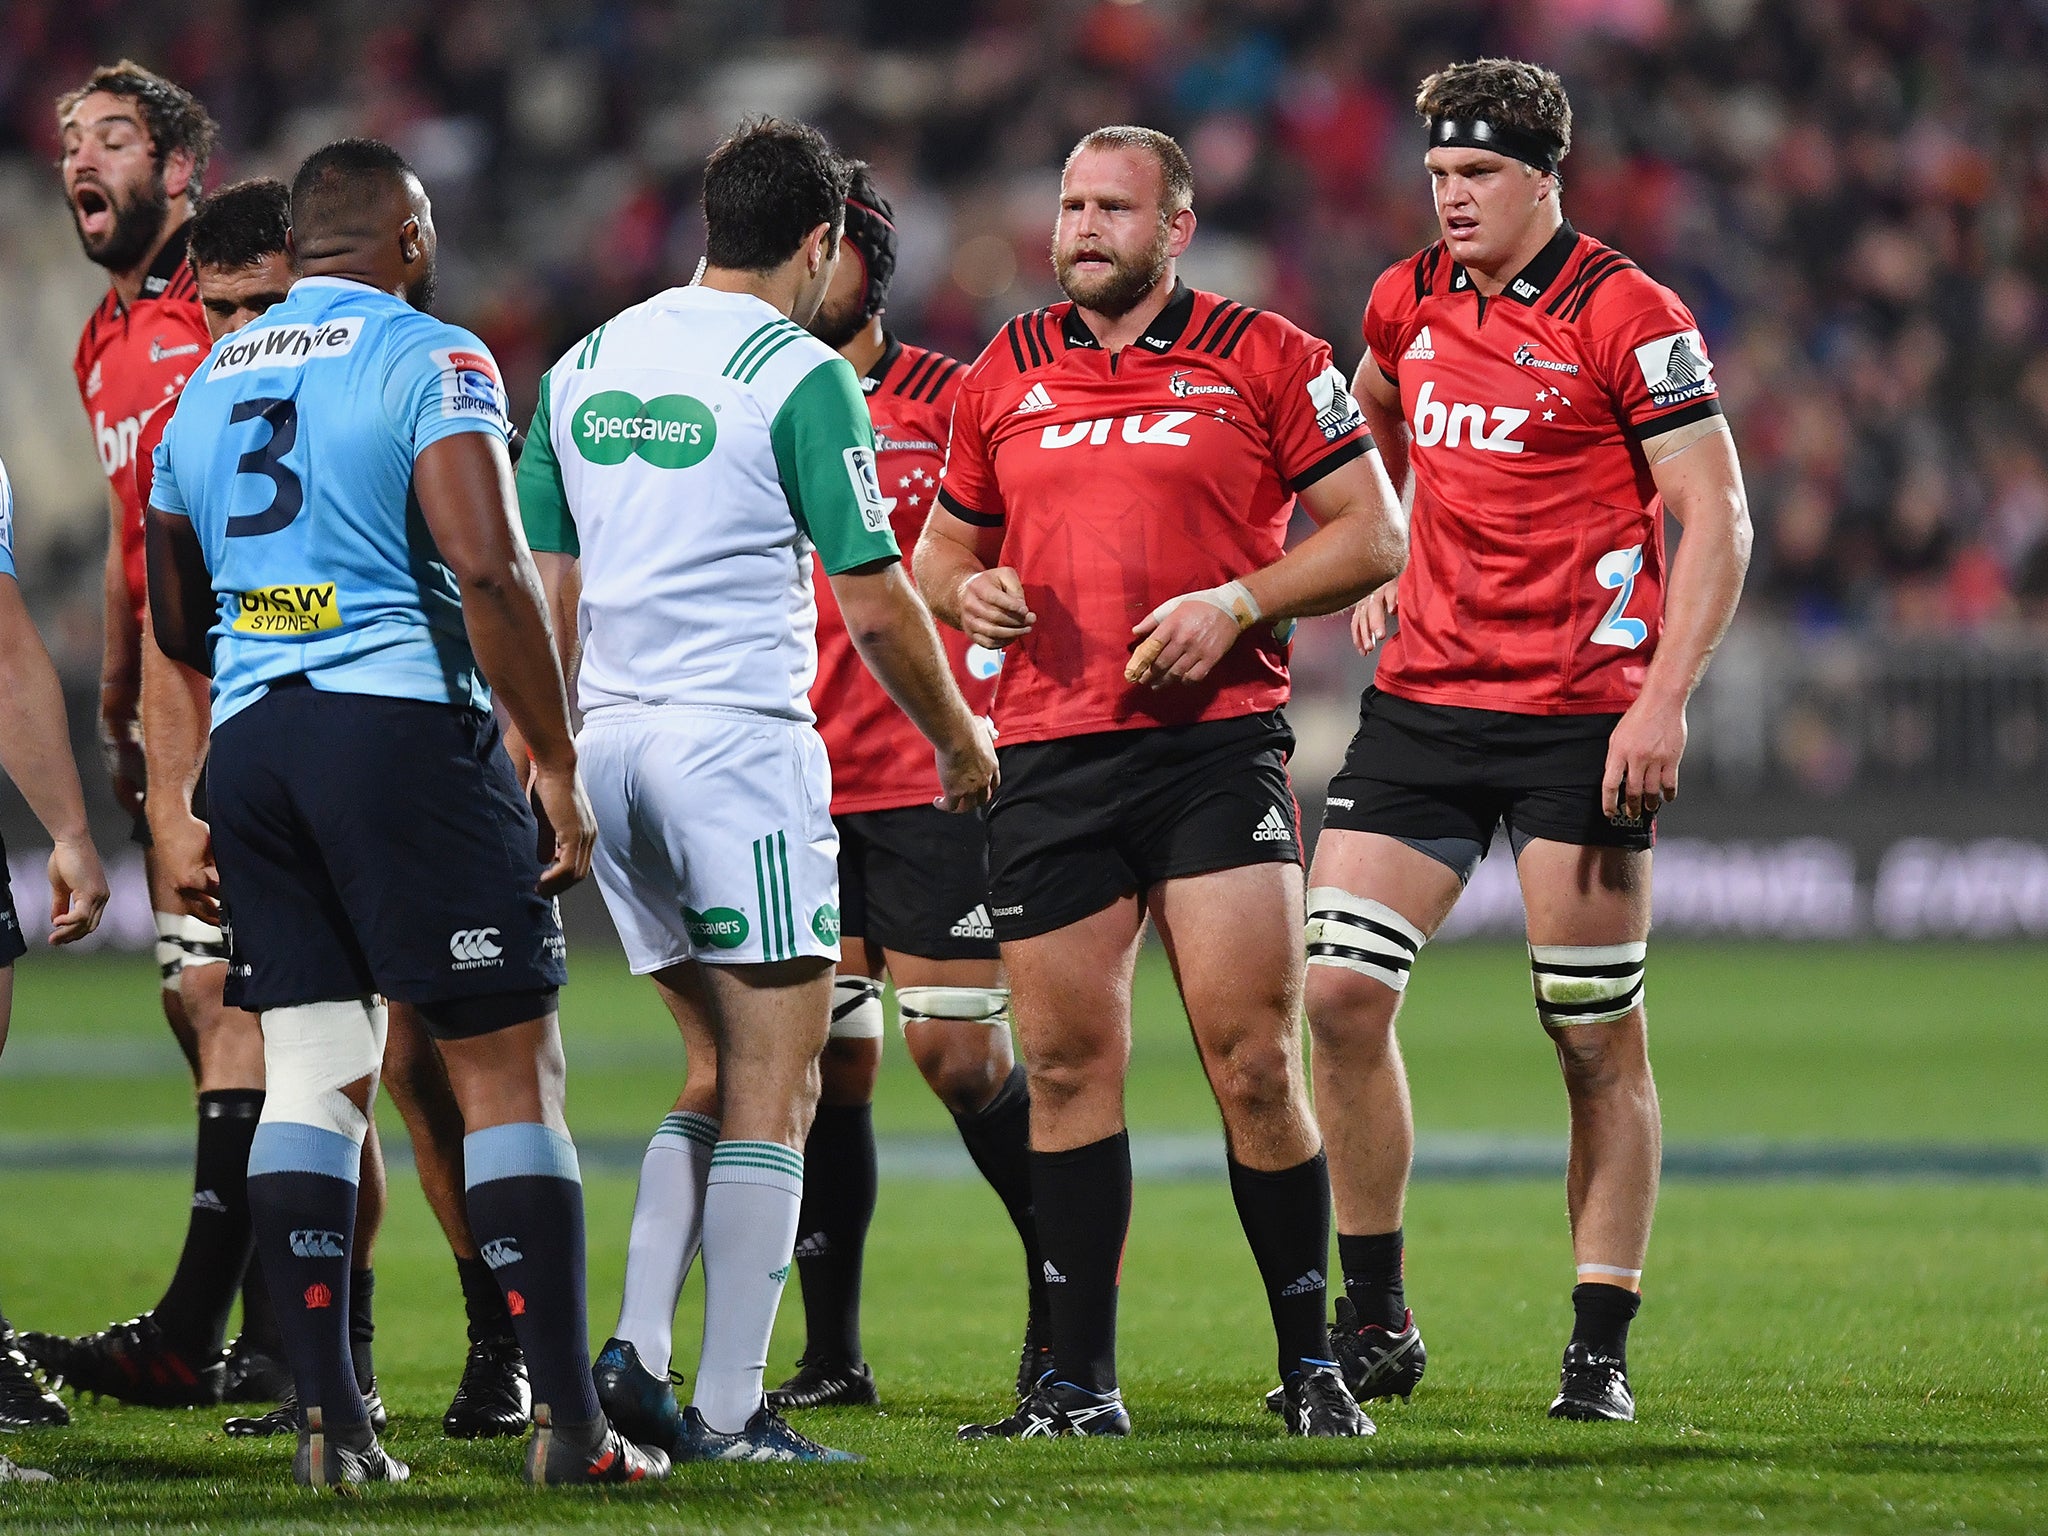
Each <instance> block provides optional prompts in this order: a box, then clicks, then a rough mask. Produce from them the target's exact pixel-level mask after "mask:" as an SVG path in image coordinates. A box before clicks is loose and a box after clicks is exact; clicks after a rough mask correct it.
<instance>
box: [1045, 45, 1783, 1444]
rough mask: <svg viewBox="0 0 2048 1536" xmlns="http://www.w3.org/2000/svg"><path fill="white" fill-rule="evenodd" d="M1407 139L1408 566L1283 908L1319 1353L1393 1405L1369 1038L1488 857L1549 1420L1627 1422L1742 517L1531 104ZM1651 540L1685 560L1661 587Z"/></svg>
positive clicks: (1389, 1285)
mask: <svg viewBox="0 0 2048 1536" xmlns="http://www.w3.org/2000/svg"><path fill="white" fill-rule="evenodd" d="M1416 110H1417V111H1418V113H1419V114H1420V115H1421V116H1422V117H1423V118H1424V119H1425V121H1426V122H1427V123H1428V125H1429V148H1428V151H1427V154H1426V156H1425V159H1424V164H1425V165H1426V166H1427V168H1428V170H1429V174H1430V179H1431V182H1432V183H1433V185H1434V188H1435V197H1436V210H1437V219H1438V225H1439V228H1440V229H1441V231H1442V238H1441V239H1440V240H1438V241H1437V242H1436V243H1435V244H1433V245H1431V246H1430V247H1429V248H1428V249H1427V250H1425V251H1422V252H1421V253H1419V254H1418V255H1415V256H1412V257H1410V258H1409V259H1408V260H1406V261H1403V262H1399V263H1397V264H1396V265H1395V266H1393V267H1391V268H1389V269H1388V270H1387V272H1386V273H1385V274H1384V275H1383V276H1381V278H1380V279H1379V281H1378V283H1377V284H1376V285H1375V286H1374V289H1373V293H1372V300H1371V303H1370V305H1369V307H1368V308H1367V310H1366V314H1365V340H1366V345H1367V347H1368V349H1369V351H1368V353H1367V356H1366V357H1365V359H1364V360H1363V361H1362V362H1361V363H1360V364H1359V369H1358V375H1357V379H1356V381H1355V387H1356V390H1357V394H1358V397H1359V399H1360V401H1361V402H1362V403H1363V405H1364V408H1365V414H1366V418H1367V420H1368V421H1369V422H1370V423H1371V424H1372V430H1373V433H1374V436H1375V437H1376V439H1377V440H1378V442H1379V443H1380V445H1381V448H1382V451H1383V452H1384V453H1385V455H1386V458H1387V465H1388V469H1389V471H1390V473H1391V474H1392V475H1393V476H1394V479H1395V481H1396V483H1402V482H1405V481H1406V480H1407V479H1408V476H1409V473H1410V471H1411V470H1412V472H1413V476H1414V499H1413V504H1412V528H1411V531H1410V535H1409V557H1408V566H1407V569H1406V570H1405V571H1404V572H1403V573H1402V575H1401V578H1400V581H1399V583H1398V589H1397V587H1396V586H1395V585H1393V584H1390V585H1388V586H1387V587H1385V588H1383V589H1382V590H1381V591H1379V592H1376V593H1374V594H1373V595H1372V596H1371V597H1370V598H1369V599H1368V600H1367V601H1366V602H1365V603H1363V604H1361V605H1360V606H1359V608H1358V609H1357V611H1356V612H1355V614H1354V617H1353V628H1354V633H1355V637H1356V639H1357V641H1358V645H1359V648H1360V649H1361V650H1370V649H1371V648H1372V647H1374V646H1382V649H1381V653H1380V660H1379V669H1378V673H1377V676H1376V679H1375V682H1374V685H1373V686H1372V687H1370V688H1368V689H1367V690H1366V693H1365V698H1364V702H1363V707H1362V710H1361V715H1360V724H1359V730H1358V735H1357V737H1356V738H1355V739H1354V740H1353V742H1352V746H1351V752H1350V756H1349V758H1348V760H1347V761H1346V763H1345V767H1344V771H1343V772H1342V773H1341V774H1340V775H1339V776H1338V777H1337V779H1336V780H1335V781H1334V782H1332V784H1331V785H1330V789H1329V799H1328V801H1327V802H1326V810H1325V813H1324V820H1323V826H1324V831H1323V835H1322V839H1321V841H1320V842H1319V843H1318V844H1317V847H1316V859H1315V868H1314V870H1313V872H1312V873H1311V876H1310V879H1309V887H1310V889H1309V902H1308V904H1309V927H1308V940H1309V942H1308V963H1309V972H1308V1012H1309V1021H1310V1026H1311V1029H1312V1031H1313V1035H1314V1041H1315V1089H1316V1108H1317V1112H1318V1115H1319V1117H1320V1119H1321V1121H1322V1127H1323V1134H1324V1137H1325V1138H1326V1140H1327V1143H1328V1146H1329V1148H1330V1180H1331V1183H1332V1185H1333V1187H1334V1191H1335V1197H1336V1207H1337V1231H1338V1248H1339V1254H1340V1259H1341V1262H1342V1267H1343V1271H1344V1279H1345V1290H1346V1296H1345V1298H1344V1299H1343V1300H1341V1301H1340V1302H1339V1303H1338V1306H1337V1326H1336V1327H1334V1328H1333V1329H1332V1330H1331V1345H1332V1351H1333V1353H1335V1354H1337V1355H1338V1357H1339V1358H1340V1359H1341V1360H1342V1361H1343V1362H1344V1366H1345V1372H1346V1375H1347V1378H1348V1379H1349V1381H1350V1384H1351V1387H1352V1390H1353V1391H1354V1392H1355V1393H1356V1394H1357V1395H1358V1396H1359V1398H1360V1399H1369V1398H1372V1397H1379V1396H1388V1395H1391V1394H1394V1393H1399V1394H1401V1395H1402V1396H1406V1395H1407V1393H1408V1392H1409V1391H1411V1390H1412V1389H1413V1387H1414V1385H1415V1383H1416V1381H1417V1380H1419V1379H1420V1377H1421V1374H1422V1368H1423V1349H1422V1339H1421V1335H1420V1333H1419V1332H1418V1331H1417V1330H1416V1328H1415V1324H1414V1318H1413V1316H1412V1314H1411V1313H1410V1312H1409V1310H1408V1308H1407V1306H1406V1303H1405V1300H1404V1295H1403V1289H1402V1282H1401V1268H1402V1252H1401V1248H1402V1244H1401V1218H1402V1203H1403V1197H1404V1194H1405V1189H1406V1184H1407V1178H1408V1165H1409V1159H1410V1153H1411V1150H1412V1145H1413V1126H1412V1121H1411V1118H1410V1114H1409V1106H1408V1091H1407V1082H1406V1077H1405V1074H1404V1071H1403V1068H1402V1064H1401V1056H1400V1051H1399V1048H1398V1046H1397V1045H1396V1043H1395V1038H1394V1015H1395V1013H1396V1011H1397V1010H1398V1008H1399V1006H1400V1002H1401V995H1402V991H1403V989H1404V988H1405V987H1406V985H1407V983H1408V978H1409V975H1410V973H1411V970H1412V968H1413V965H1414V963H1415V960H1416V957H1417V954H1418V952H1419V951H1420V950H1421V948H1422V946H1423V944H1424V943H1425V942H1426V941H1427V940H1428V938H1429V937H1430V935H1431V934H1433V933H1435V932H1436V930H1437V927H1438V925H1439V924H1441V923H1442V922H1443V920H1444V919H1445V917H1446V916H1448V915H1449V913H1450V910H1451V908H1452V906H1453V905H1454V904H1455V903H1456V901H1457V899H1458V896H1459V893H1460V892H1461V891H1462V889H1463V888H1464V883H1465V881H1466V880H1468V879H1469V878H1470V877H1471V874H1472V871H1473V869H1474V868H1476V867H1477V865H1478V863H1479V860H1480V858H1481V856H1482V855H1483V854H1484V853H1485V851H1486V848H1487V846H1488V844H1489V843H1490V842H1491V840H1492V838H1493V834H1494V831H1495V829H1496V827H1498V826H1500V825H1502V824H1505V826H1506V828H1507V833H1508V837H1509V840H1510V846H1511V847H1512V849H1513V852H1514V857H1515V863H1516V868H1517V871H1518V873H1519V875H1520V878H1521V886H1522V899H1523V904H1524V906H1525V907H1526V908H1527V913H1528V939H1529V956H1530V963H1531V966H1532V968H1533V970H1534V973H1535V995H1536V1012H1537V1017H1538V1019H1539V1020H1540V1021H1541V1023H1542V1025H1543V1027H1544V1029H1545V1030H1546V1031H1547V1032H1548V1033H1549V1036H1550V1038H1551V1041H1552V1043H1553V1044H1554V1045H1555V1046H1556V1049H1557V1059H1558V1063H1559V1065H1560V1066H1561V1067H1562V1069H1563V1072H1564V1082H1565V1089H1566V1093H1567V1096H1568V1098H1569V1100H1570V1104H1571V1157H1570V1165H1569V1170H1568V1172H1567V1174H1566V1195H1567V1200H1568V1205H1569V1210H1570V1215H1571V1230H1572V1249H1573V1254H1574V1257H1575V1259H1576V1262H1577V1266H1578V1281H1579V1284H1578V1285H1577V1287H1576V1288H1575V1289H1574V1291H1573V1293H1572V1300H1573V1305H1574V1309H1575V1312H1576V1318H1577V1321H1576V1326H1575V1327H1574V1330H1573V1334H1572V1340H1571V1344H1570V1347H1569V1348H1568V1349H1567V1350H1566V1351H1565V1356H1564V1369H1563V1381H1562V1387H1561V1390H1560V1391H1559V1393H1558V1395H1557V1398H1556V1400H1555V1401H1554V1402H1553V1403H1552V1404H1551V1408H1550V1412H1551V1414H1552V1416H1553V1417H1558V1418H1575V1419H1591V1418H1598V1419H1626V1418H1630V1417H1632V1416H1633V1413H1634V1404H1633V1399H1632V1397H1631V1394H1630V1390H1629V1386H1628V1379H1627V1367H1626V1354H1625V1348H1626V1343H1627V1337H1628V1325H1629V1322H1630V1320H1631V1319H1632V1318H1633V1317H1634V1315H1635V1312H1636V1308H1637V1305H1638V1300H1639V1290H1640V1285H1641V1272H1642V1268H1643V1256H1644V1252H1645V1250H1646V1248H1647V1245H1648V1243H1649V1237H1650V1218H1651V1212H1652V1210H1653V1208H1654V1206H1655V1204H1656V1195H1657V1173H1658V1161H1659V1148H1660V1129H1659V1120H1658V1111H1657V1092H1656V1088H1655V1086H1654V1085H1653V1083H1652V1081H1651V1077H1650V1062H1649V1053H1648V1048H1647V1043H1646V1034H1645V1024H1644V1014H1643V974H1644V959H1645V953H1646V941H1647V940H1648V938H1649V932H1650V845H1651V841H1652V821H1653V818H1654V817H1655V815H1656V813H1657V810H1658V808H1659V807H1660V806H1661V805H1662V804H1663V803H1664V802H1665V801H1667V800H1670V799H1672V798H1673V797H1674V796H1676V794H1677V793H1678V765H1679V759H1680V757H1681V756H1682V755H1683V753H1684V750H1685V734H1686V722H1685V706H1686V700H1687V698H1688V696H1689V695H1690V694H1691V693H1692V690H1693V689H1694V688H1695V687H1696V686H1697V685H1698V683H1699V681H1700V678H1701V676H1702V675H1703V674H1704V673H1705V671H1706V667H1707V660H1708V658H1709V657H1710V656H1711V655H1712V654H1713V651H1714V647H1715V645H1716V644H1717V643H1718V642H1719V640H1720V638H1721V636H1722V634H1723V633H1724V632H1725V631H1726V629H1727V627H1728V622H1729V619H1730V618H1731V616H1732V615H1733V614H1734V612H1735V604H1736V600H1737V597H1738V596H1739V594H1740V592H1741V588H1742V577H1743V571H1744V569H1745V567H1746V565H1747V563H1748V557H1749V546H1750V527H1749V512H1748V503H1747V500H1746V497H1745V495H1744V492H1743V486H1742V472H1741V468H1740V466H1739V465H1738V464H1737V462H1736V457H1735V445H1734V441H1733V439H1732V438H1731V437H1730V436H1729V433H1728V429H1727V424H1726V422H1725V420H1724V419H1723V418H1722V415H1721V407H1720V404H1719V401H1718V400H1717V398H1716V394H1715V387H1714V378H1713V366H1712V364H1711V363H1710V362H1709V361H1708V358H1707V352H1706V347H1705V345H1704V343H1703V342H1702V341H1701V340H1700V334H1699V329H1698V327H1697V324H1696V323H1695V321H1694V320H1693V317H1692V315H1691V313H1690V312H1689V311H1688V310H1687V309H1686V307H1685V305H1684V304H1683V303H1682V302H1681V301H1680V300H1679V299H1678V297H1677V296H1676V295H1675V294H1673V293H1672V292H1671V291H1670V290H1669V289H1668V288H1665V287H1663V286H1661V285H1660V284H1658V283H1656V282H1654V281H1652V280H1651V279H1650V278H1649V277H1648V276H1647V275H1645V274H1644V273H1643V272H1641V271H1640V270H1639V269H1638V268H1637V267H1636V266H1635V264H1634V263H1633V262H1631V261H1629V260H1628V259H1627V258H1626V257H1625V256H1623V255H1621V254H1620V253H1619V252H1617V251H1614V250H1611V249H1609V248H1608V247H1606V246H1604V245H1602V244H1601V243H1600V242H1599V241H1597V240H1594V239H1592V238H1590V237H1588V236H1586V235H1582V234H1580V233H1578V232H1577V231H1576V230H1574V229H1573V228H1572V226H1571V225H1570V224H1569V223H1567V222H1565V219H1564V213H1563V210H1562V209H1561V208H1560V207H1559V199H1560V196H1561V193H1562V186H1563V183H1562V181H1561V180H1560V178H1559V175H1558V163H1559V161H1560V160H1562V159H1563V157H1564V155H1565V153H1566V151H1567V150H1568V149H1569V147H1570V143H1571V106H1570V103H1569V102H1568V101H1567V100H1566V98H1565V92H1564V87H1563V85H1562V83H1561V82H1560V81H1559V80H1558V78H1557V76H1556V75H1554V74H1552V73H1551V72H1550V71H1549V70H1547V69H1542V68H1539V67H1537V66H1535V65H1532V64H1523V63H1518V62H1514V61H1511V60H1504V59H1482V60H1479V61H1477V62H1475V63H1469V64H1460V65H1456V66H1453V67H1452V68H1449V69H1446V70H1443V71H1441V72H1440V73H1438V74H1434V75H1432V76H1430V77H1429V79H1427V80H1425V81H1424V82H1423V84H1422V89H1421V93H1420V95H1419V96H1418V97H1417V98H1416ZM1666 512H1669V513H1670V514H1671V515H1672V517H1674V518H1675V519H1677V521H1678V522H1679V523H1680V524H1682V525H1683V528H1684V538H1683V539H1682V540H1681V542H1680V543H1679V546H1678V552H1677V555H1676V558H1675V559H1673V560H1672V561H1671V562H1670V564H1669V569H1668V571H1667V568H1666V560H1665V549H1664V514H1665V513H1666ZM1397 615H1398V619H1397V618H1396V616H1397ZM1382 642H1384V644H1383V645H1382ZM1006 772H1007V769H1006Z"/></svg>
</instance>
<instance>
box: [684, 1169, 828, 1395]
mask: <svg viewBox="0 0 2048 1536" xmlns="http://www.w3.org/2000/svg"><path fill="white" fill-rule="evenodd" d="M803 1195H804V1158H803V1154H802V1153H801V1152H797V1151H793V1150H791V1149H790V1148H788V1147H785V1146H783V1145H782V1143H780V1142H777V1141H721V1142H720V1143H719V1144H718V1149H717V1151H715V1152H713V1153H712V1155H711V1178H710V1181H709V1183H708V1184H707V1185H706V1187H705V1190H704V1349H703V1353H702V1354H701V1355H700V1356H699V1357H698V1361H697V1393H696V1396H695V1397H693V1398H692V1399H691V1402H692V1404H693V1405H694V1406H695V1408H696V1410H697V1411H698V1412H699V1413H701V1414H702V1415H704V1422H705V1423H707V1424H709V1425H710V1426H711V1427H712V1428H713V1429H716V1430H720V1431H722V1432H724V1433H727V1434H730V1433H732V1432H733V1431H735V1430H740V1429H744V1428H745V1427H746V1423H747V1420H748V1419H750V1418H752V1417H753V1416H754V1411H755V1410H756V1409H758V1408H759V1407H760V1406H761V1391H762V1375H763V1373H764V1372H765V1371H766V1370H767V1369H768V1335H769V1334H770V1333H772V1332H773V1331H774V1329H775V1309H776V1308H777V1307H778V1306H780V1305H781V1303H782V1286H783V1282H784V1281H786V1280H787V1279H788V1278H789V1266H790V1255H791V1254H792V1253H793V1252H795V1250H796V1224H797V1213H798V1211H799V1210H800V1209H801V1207H802V1205H803Z"/></svg>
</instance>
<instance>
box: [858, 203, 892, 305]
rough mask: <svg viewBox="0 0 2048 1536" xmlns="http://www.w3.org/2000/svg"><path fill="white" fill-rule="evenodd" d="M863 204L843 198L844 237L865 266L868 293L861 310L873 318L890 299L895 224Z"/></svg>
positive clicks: (878, 210) (884, 208)
mask: <svg viewBox="0 0 2048 1536" xmlns="http://www.w3.org/2000/svg"><path fill="white" fill-rule="evenodd" d="M887 206H888V205H887V204H884V205H883V207H882V208H881V209H877V208H870V207H869V206H868V205H867V204H866V203H860V202H855V201H854V200H853V199H852V198H850V197H849V198H848V199H847V200H846V238H847V239H848V240H850V241H852V242H853V246H854V249H855V250H857V251H859V252H860V259H861V260H862V262H864V263H865V264H866V266H867V272H868V286H867V292H866V293H865V294H863V295H862V296H861V313H862V314H863V315H864V316H868V317H872V316H875V315H878V314H880V313H881V312H882V308H883V306H884V305H886V304H887V303H888V302H889V280H890V279H891V278H893V277H894V276H895V275H896V226H895V225H894V224H893V223H891V222H890V219H889V215H888V213H887V212H886V211H884V210H886V208H887Z"/></svg>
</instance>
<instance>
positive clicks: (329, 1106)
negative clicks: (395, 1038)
mask: <svg viewBox="0 0 2048 1536" xmlns="http://www.w3.org/2000/svg"><path fill="white" fill-rule="evenodd" d="M385 1026H386V1016H385V1011H384V1005H383V1004H382V1003H381V1002H375V1001H372V1000H371V999H369V998H357V999H353V1000H351V1001H349V1002H345V1003H301V1004H299V1005H298V1006H297V1007H294V1008H271V1009H268V1010H266V1011H265V1012H264V1014H263V1072H264V1077H265V1080H266V1090H267V1091H266V1092H265V1095H264V1099H263V1117H262V1118H263V1119H264V1120H265V1121H288V1122H290V1123H291V1124H294V1125H313V1126H318V1127H319V1128H320V1129H321V1130H323V1131H333V1132H335V1133H336V1134H337V1135H341V1136H346V1137H348V1138H349V1139H350V1140H351V1141H353V1142H354V1143H355V1144H356V1145H357V1146H361V1145H362V1144H363V1137H364V1136H365V1135H366V1134H368V1132H369V1129H370V1119H369V1116H367V1115H366V1114H364V1113H363V1112H362V1111H361V1110H360V1109H357V1108H356V1107H355V1105H354V1104H353V1103H351V1102H350V1100H349V1097H348V1095H347V1094H345V1093H343V1092H342V1091H341V1090H342V1089H344V1088H346V1087H347V1086H348V1085H349V1084H351V1083H355V1082H360V1081H361V1080H362V1079H364V1078H366V1077H367V1078H369V1079H371V1091H372V1092H373V1093H374V1092H375V1091H376V1078H377V1074H378V1073H379V1071H380V1070H381V1069H382V1068H383V1065H384V1033H385Z"/></svg>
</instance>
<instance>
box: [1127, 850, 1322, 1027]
mask: <svg viewBox="0 0 2048 1536" xmlns="http://www.w3.org/2000/svg"><path fill="white" fill-rule="evenodd" d="M1148 898H1149V905H1150V907H1151V911H1152V918H1153V921H1154V922H1155V923H1156V924H1157V925H1158V927H1159V936H1160V938H1161V940H1162V941H1163V942H1164V943H1165V945H1166V953H1167V957H1168V959H1169V960H1170V961H1171V962H1172V965H1173V973H1174V979H1175V981H1176V982H1177V983H1178V985H1179V987H1180V995H1181V1000H1182V1001H1183V1002H1184V1003H1185V1004H1186V1005H1187V1010H1188V1022H1189V1023H1190V1025H1192V1026H1193V1028H1194V1031H1195V1037H1196V1039H1197V1040H1200V1041H1202V1042H1203V1044H1204V1047H1205V1049H1206V1048H1208V1047H1209V1046H1212V1045H1213V1046H1217V1047H1221V1048H1226V1049H1227V1048H1228V1047H1229V1046H1231V1045H1232V1044H1234V1043H1235V1041H1236V1040H1237V1039H1238V1038H1240V1037H1244V1036H1250V1035H1255V1034H1272V1033H1275V1032H1278V1033H1283V1034H1284V1033H1292V1031H1293V1030H1294V1029H1295V1028H1296V1026H1297V1023H1298V1021H1299V1019H1300V1015H1301V979H1302V951H1301V923H1302V912H1303V908H1302V876H1301V866H1300V865H1298V864H1247V865H1241V866H1239V867H1238V868H1236V869H1219V870H1213V871H1211V872H1209V873H1208V874H1203V875H1189V876H1184V877H1182V878H1180V879H1177V880H1166V881H1162V882H1161V883H1160V884H1158V885H1156V886H1154V887H1153V888H1152V890H1151V891H1150V892H1149V893H1148Z"/></svg>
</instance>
